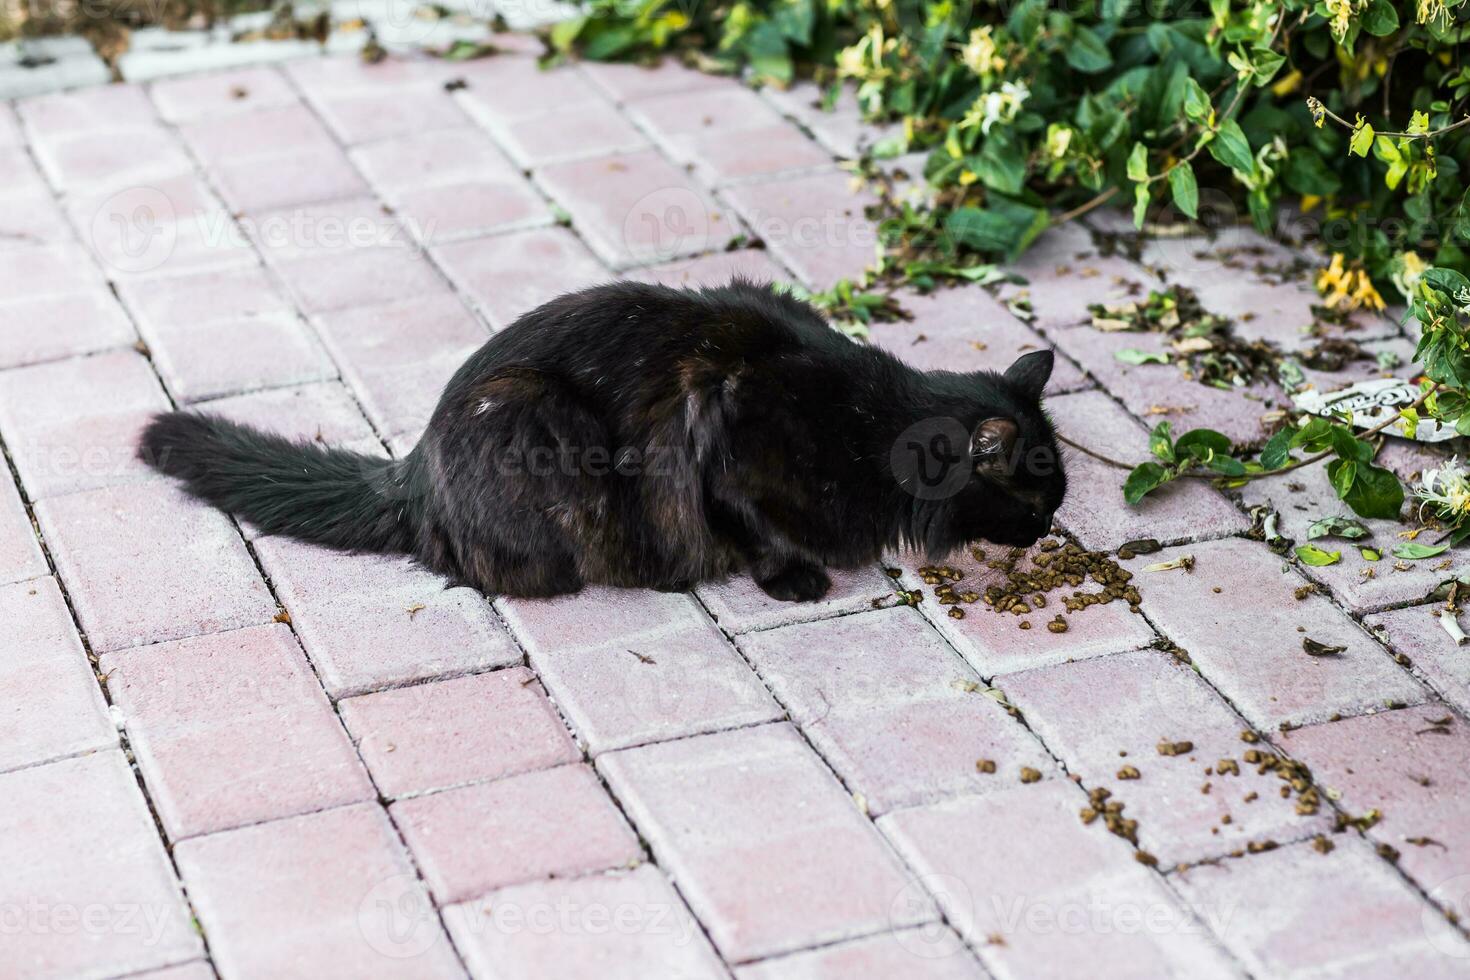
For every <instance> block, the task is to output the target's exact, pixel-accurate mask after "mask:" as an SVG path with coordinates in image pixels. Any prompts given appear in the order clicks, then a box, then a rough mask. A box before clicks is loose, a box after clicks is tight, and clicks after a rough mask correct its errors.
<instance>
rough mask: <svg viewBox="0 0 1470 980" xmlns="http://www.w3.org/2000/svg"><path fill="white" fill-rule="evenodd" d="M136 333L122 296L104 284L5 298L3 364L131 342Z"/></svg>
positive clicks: (1, 307) (0, 322)
mask: <svg viewBox="0 0 1470 980" xmlns="http://www.w3.org/2000/svg"><path fill="white" fill-rule="evenodd" d="M137 337H138V335H137V334H136V333H134V332H133V326H132V324H131V323H129V322H128V318H127V317H126V316H125V315H124V314H123V311H122V308H121V307H119V306H118V304H117V300H116V299H114V298H113V297H112V296H111V295H109V294H107V293H105V292H103V291H101V290H96V291H91V290H88V291H85V292H78V293H76V294H74V295H72V296H44V297H41V298H39V299H20V300H10V301H0V367H16V366H18V365H22V364H34V363H36V362H38V361H49V360H54V359H56V358H60V357H70V356H73V355H76V354H88V353H91V352H93V351H99V350H106V349H107V348H109V347H126V346H128V345H130V344H133V343H135V342H136V341H137Z"/></svg>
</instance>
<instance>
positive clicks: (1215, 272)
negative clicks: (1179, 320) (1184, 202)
mask: <svg viewBox="0 0 1470 980" xmlns="http://www.w3.org/2000/svg"><path fill="white" fill-rule="evenodd" d="M1212 203H1213V202H1212ZM1128 220H1130V221H1131V219H1128ZM1139 261H1140V262H1142V263H1143V264H1144V265H1146V266H1148V267H1150V268H1152V269H1155V270H1157V271H1158V272H1159V274H1160V275H1161V276H1162V277H1163V278H1166V279H1168V280H1169V281H1170V282H1180V283H1184V284H1185V285H1190V284H1192V283H1195V282H1201V281H1205V280H1208V279H1212V278H1216V277H1220V276H1229V277H1230V278H1232V279H1236V280H1237V281H1241V280H1244V282H1246V283H1247V284H1248V283H1250V282H1252V281H1261V282H1268V283H1279V282H1285V281H1294V280H1298V279H1300V278H1301V277H1302V273H1303V272H1305V271H1306V270H1307V268H1308V266H1310V265H1314V264H1315V263H1314V262H1313V261H1312V256H1311V255H1309V254H1308V253H1306V252H1304V251H1302V250H1298V249H1295V248H1292V247H1290V246H1288V245H1284V244H1282V243H1281V242H1279V241H1277V240H1276V239H1274V238H1268V237H1267V236H1265V235H1262V234H1261V233H1260V232H1258V231H1256V230H1255V229H1254V228H1252V227H1250V226H1249V225H1248V224H1247V225H1226V226H1225V227H1222V228H1218V229H1216V230H1215V233H1214V235H1213V237H1209V238H1201V237H1195V236H1190V237H1186V238H1173V237H1164V238H1152V237H1149V238H1145V240H1144V241H1143V242H1141V243H1140V247H1139ZM1322 264H1323V265H1325V264H1326V263H1325V262H1324V263H1322Z"/></svg>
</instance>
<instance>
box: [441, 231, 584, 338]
mask: <svg viewBox="0 0 1470 980" xmlns="http://www.w3.org/2000/svg"><path fill="white" fill-rule="evenodd" d="M431 254H432V255H433V256H434V260H435V261H436V262H437V263H438V264H439V267H440V268H441V269H443V270H444V273H445V274H446V275H448V276H449V278H450V280H451V281H452V282H453V283H454V285H455V286H456V287H457V288H458V289H459V290H460V291H461V292H463V293H464V294H465V295H466V296H468V297H469V298H470V300H471V301H472V302H473V303H474V304H475V306H476V307H477V308H478V309H479V310H480V312H481V313H482V314H483V315H484V316H485V318H486V319H487V320H489V321H490V323H491V325H492V326H494V327H495V328H497V329H499V328H501V327H505V326H508V325H510V324H511V323H512V322H514V321H515V320H516V318H518V317H520V316H522V315H524V314H526V313H529V312H531V311H532V310H533V309H535V308H536V307H538V306H540V305H541V304H542V303H545V302H547V301H548V300H552V299H555V298H556V297H558V296H560V295H562V294H563V293H566V292H570V291H572V290H575V289H581V288H583V287H585V286H592V285H595V284H597V283H599V282H607V281H609V280H611V279H612V276H611V275H610V274H609V273H608V272H607V269H606V268H605V267H604V266H603V265H602V264H601V263H600V262H598V261H597V259H595V258H593V256H592V253H591V252H589V251H588V250H587V247H586V246H585V245H583V244H582V242H581V241H580V240H579V239H578V238H577V237H576V236H575V235H573V234H572V233H571V232H570V231H568V230H567V229H565V228H537V229H534V230H532V231H522V232H515V233H513V234H508V235H497V236H495V237H494V238H480V239H475V240H473V241H466V242H455V243H454V244H452V245H440V246H437V247H435V248H433V249H432V250H431Z"/></svg>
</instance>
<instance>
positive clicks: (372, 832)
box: [174, 804, 463, 978]
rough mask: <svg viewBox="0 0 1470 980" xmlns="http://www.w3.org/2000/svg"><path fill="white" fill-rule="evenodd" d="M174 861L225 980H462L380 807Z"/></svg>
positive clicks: (229, 835) (185, 846) (233, 841)
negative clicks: (299, 979)
mask: <svg viewBox="0 0 1470 980" xmlns="http://www.w3.org/2000/svg"><path fill="white" fill-rule="evenodd" d="M174 858H175V860H176V861H177V862H178V865H179V872H180V873H181V874H182V875H183V877H184V881H185V883H186V884H187V885H188V887H189V898H190V899H191V900H192V902H193V903H194V908H195V910H196V912H197V913H198V915H199V922H200V925H201V926H202V927H203V929H204V933H205V935H207V936H208V937H209V949H210V953H211V954H212V956H213V958H214V963H215V966H216V967H217V968H218V969H219V971H220V973H221V974H222V975H224V976H229V977H279V976H284V975H288V974H293V973H298V972H299V973H301V974H308V975H315V976H327V975H342V976H348V975H351V976H388V975H391V976H394V977H415V978H416V977H459V976H463V971H462V970H461V969H460V967H459V964H458V961H457V960H456V958H455V956H454V952H453V951H452V950H451V949H450V946H449V942H448V940H447V939H446V937H445V936H444V932H443V930H442V929H441V928H440V925H439V919H438V916H436V915H435V914H434V909H433V906H432V905H430V904H429V898H428V895H427V894H426V893H425V891H424V886H423V885H422V884H421V883H420V882H419V880H418V876H417V875H416V874H415V873H414V869H413V865H412V864H411V863H410V861H409V859H408V855H407V854H405V853H404V850H403V846H402V845H401V844H400V843H399V842H398V838H397V835H395V834H394V832H393V829H392V827H391V826H390V825H389V823H388V820H387V818H386V817H385V816H384V815H383V811H382V810H381V809H380V808H379V807H377V806H376V805H373V804H359V805H356V806H350V807H341V808H338V809H335V810H327V811H325V812H322V813H313V814H308V815H306V816H300V817H291V818H289V819H286V820H276V821H272V822H271V823H265V824H259V825H257V826H254V827H244V828H241V829H239V830H231V831H226V832H225V833H221V834H211V835H209V836H208V837H196V838H194V839H193V840H187V841H184V842H183V843H181V844H179V845H178V846H177V847H176V848H175V849H174Z"/></svg>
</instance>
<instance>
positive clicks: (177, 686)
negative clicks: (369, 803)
mask: <svg viewBox="0 0 1470 980" xmlns="http://www.w3.org/2000/svg"><path fill="white" fill-rule="evenodd" d="M100 666H101V670H102V672H103V673H104V674H105V675H106V676H107V689H108V691H109V692H110V693H111V695H112V700H113V704H114V705H116V707H117V709H118V710H119V711H120V713H121V716H122V718H123V722H124V724H125V725H126V726H127V732H128V741H129V744H130V746H131V747H132V750H133V754H134V755H135V757H136V758H137V761H138V767H139V768H140V769H141V770H142V772H143V778H144V780H145V781H146V782H147V784H148V787H149V792H150V795H151V797H152V799H153V804H154V807H155V808H156V809H157V811H158V815H159V819H160V820H161V821H162V822H163V827H164V830H165V831H166V832H167V833H168V836H169V837H170V839H172V840H175V841H178V840H181V839H183V838H186V837H195V836H198V835H201V834H211V833H215V832H217V831H221V830H229V829H231V828H234V827H241V826H244V825H246V824H252V823H261V822H264V821H266V820H274V819H277V818H280V817H287V816H293V815H295V814H299V813H311V812H314V811H317V810H325V809H328V808H330V807H334V806H340V805H342V804H346V803H356V802H359V801H364V800H372V799H374V798H375V794H374V792H373V786H372V783H371V782H369V780H368V778H367V772H366V770H364V769H363V766H362V762H361V761H359V759H358V758H357V753H356V752H354V751H353V748H352V743H351V741H349V740H348V738H347V734H346V733H345V732H344V731H343V730H342V726H341V724H339V723H338V721H337V717H336V715H335V714H333V712H332V706H331V703H330V702H328V701H327V698H326V696H325V695H324V694H322V690H321V685H320V684H318V683H317V679H316V677H315V676H314V675H313V674H312V672H311V668H310V667H309V666H308V665H307V663H306V658H305V657H304V656H302V654H301V648H300V647H298V646H297V645H296V641H295V639H293V638H292V636H291V631H290V629H288V628H287V627H285V626H281V625H278V624H273V625H268V626H255V627H249V628H246V629H242V630H234V631H231V632H228V633H217V634H215V635H213V636H201V637H193V638H190V639H186V640H179V641H175V642H171V643H160V644H157V645H155V646H150V647H144V648H142V649H139V650H127V651H123V652H121V653H114V654H110V655H108V656H106V657H103V658H102V663H101V665H100Z"/></svg>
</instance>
